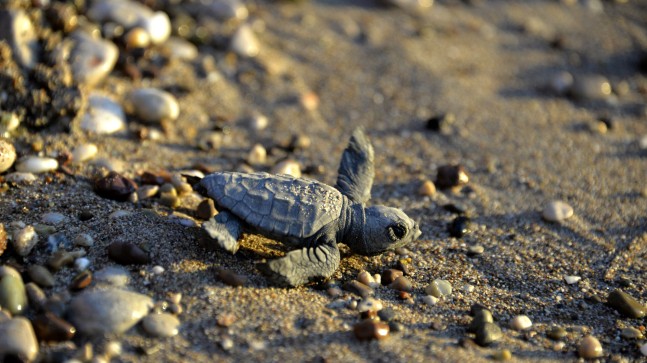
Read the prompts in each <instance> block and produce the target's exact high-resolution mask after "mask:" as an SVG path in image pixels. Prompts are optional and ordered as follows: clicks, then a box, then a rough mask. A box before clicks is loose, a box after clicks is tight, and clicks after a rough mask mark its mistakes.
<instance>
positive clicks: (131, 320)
mask: <svg viewBox="0 0 647 363" xmlns="http://www.w3.org/2000/svg"><path fill="white" fill-rule="evenodd" d="M152 307H153V300H152V299H151V298H150V297H148V296H146V295H142V294H138V293H135V292H130V291H126V290H121V289H116V288H108V289H104V290H86V291H84V292H83V293H81V294H80V295H77V296H75V297H74V298H73V299H72V301H71V302H70V305H69V314H68V315H69V316H70V320H71V322H72V324H74V326H75V327H76V328H77V329H78V330H79V331H80V332H81V333H84V334H88V335H104V334H121V333H123V332H125V331H126V330H128V329H130V328H131V327H132V326H134V325H135V324H137V323H138V322H139V321H140V320H141V319H142V318H143V317H144V316H146V315H147V314H148V312H149V310H150V309H151V308H152Z"/></svg>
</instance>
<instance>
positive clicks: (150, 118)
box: [129, 88, 180, 123]
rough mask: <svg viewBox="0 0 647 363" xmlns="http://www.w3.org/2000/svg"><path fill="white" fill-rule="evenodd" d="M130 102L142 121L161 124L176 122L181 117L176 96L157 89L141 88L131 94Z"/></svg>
mask: <svg viewBox="0 0 647 363" xmlns="http://www.w3.org/2000/svg"><path fill="white" fill-rule="evenodd" d="M129 102H130V103H131V104H132V106H133V111H134V113H135V115H136V116H137V117H138V118H139V119H140V120H142V121H146V122H151V123H159V122H161V121H162V120H170V121H174V120H175V119H177V118H178V116H179V115H180V105H179V104H178V102H177V100H176V99H175V96H173V95H172V94H170V93H168V92H165V91H162V90H159V89H156V88H140V89H136V90H134V91H132V92H131V93H130V97H129Z"/></svg>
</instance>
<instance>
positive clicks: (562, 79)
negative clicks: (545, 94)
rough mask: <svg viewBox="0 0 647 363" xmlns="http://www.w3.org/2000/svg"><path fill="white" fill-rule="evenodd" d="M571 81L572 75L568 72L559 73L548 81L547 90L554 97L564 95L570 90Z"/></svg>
mask: <svg viewBox="0 0 647 363" xmlns="http://www.w3.org/2000/svg"><path fill="white" fill-rule="evenodd" d="M573 80H574V79H573V75H572V74H570V73H569V72H566V71H562V72H559V73H557V74H555V75H554V76H553V77H552V78H551V79H550V81H549V83H548V89H549V90H550V91H551V92H552V93H554V94H556V95H564V94H566V93H568V92H569V91H570V90H571V87H572V86H573Z"/></svg>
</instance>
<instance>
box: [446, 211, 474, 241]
mask: <svg viewBox="0 0 647 363" xmlns="http://www.w3.org/2000/svg"><path fill="white" fill-rule="evenodd" d="M470 229H471V221H470V219H469V218H467V217H465V216H458V217H456V218H454V220H453V221H452V222H451V223H450V224H449V225H448V226H447V231H448V232H449V235H450V236H452V237H454V238H462V237H463V236H465V235H466V234H468V233H469V232H470Z"/></svg>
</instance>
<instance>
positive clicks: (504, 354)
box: [492, 349, 512, 361]
mask: <svg viewBox="0 0 647 363" xmlns="http://www.w3.org/2000/svg"><path fill="white" fill-rule="evenodd" d="M492 359H494V360H496V361H504V360H510V359H512V352H510V351H509V350H507V349H503V350H500V351H498V352H496V353H494V354H493V355H492Z"/></svg>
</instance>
